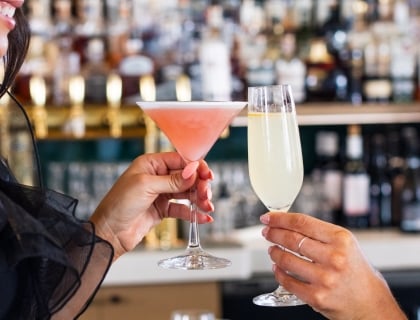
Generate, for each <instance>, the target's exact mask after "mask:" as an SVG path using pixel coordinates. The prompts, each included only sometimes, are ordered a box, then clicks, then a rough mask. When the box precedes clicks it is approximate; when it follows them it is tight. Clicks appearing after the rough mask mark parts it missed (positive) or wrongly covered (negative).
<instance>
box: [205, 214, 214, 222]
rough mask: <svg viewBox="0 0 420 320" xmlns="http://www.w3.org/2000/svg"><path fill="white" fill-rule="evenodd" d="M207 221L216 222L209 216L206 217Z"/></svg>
mask: <svg viewBox="0 0 420 320" xmlns="http://www.w3.org/2000/svg"><path fill="white" fill-rule="evenodd" d="M206 220H207V222H213V221H214V219H213V217H212V216H211V215H209V214H208V215H207V216H206Z"/></svg>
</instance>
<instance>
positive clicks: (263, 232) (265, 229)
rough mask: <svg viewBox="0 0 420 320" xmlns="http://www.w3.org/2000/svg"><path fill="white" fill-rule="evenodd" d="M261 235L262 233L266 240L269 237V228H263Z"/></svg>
mask: <svg viewBox="0 0 420 320" xmlns="http://www.w3.org/2000/svg"><path fill="white" fill-rule="evenodd" d="M261 233H262V235H263V237H264V238H265V237H266V236H267V233H268V227H265V228H263V229H262V231H261Z"/></svg>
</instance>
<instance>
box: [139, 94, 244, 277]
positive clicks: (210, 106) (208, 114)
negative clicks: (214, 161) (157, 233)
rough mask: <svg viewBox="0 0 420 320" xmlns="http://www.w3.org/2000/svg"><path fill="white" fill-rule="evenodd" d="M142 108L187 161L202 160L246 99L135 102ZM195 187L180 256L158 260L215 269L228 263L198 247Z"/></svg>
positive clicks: (163, 264)
mask: <svg viewBox="0 0 420 320" xmlns="http://www.w3.org/2000/svg"><path fill="white" fill-rule="evenodd" d="M137 104H138V105H139V106H140V108H142V110H143V111H144V112H145V113H146V114H147V115H148V116H149V117H150V118H151V119H152V120H153V121H155V123H156V125H157V126H158V127H159V128H160V129H161V130H162V131H163V132H164V133H165V134H166V136H167V137H168V139H169V140H170V141H171V143H172V144H173V146H174V147H175V149H176V150H177V152H178V153H179V154H180V155H181V156H182V157H183V159H184V160H185V161H186V162H187V163H191V162H193V161H198V160H201V159H204V157H205V156H206V154H207V153H208V152H209V150H210V149H211V147H212V146H213V144H214V143H215V142H216V140H217V139H218V138H219V136H220V135H221V133H222V132H223V130H224V129H225V128H226V127H227V126H228V125H229V124H230V122H231V121H232V120H233V118H234V117H235V116H236V115H237V114H238V113H239V112H240V111H241V110H242V109H243V108H244V107H245V105H246V102H239V101H223V102H204V101H189V102H184V101H154V102H143V101H141V102H137ZM195 199H196V190H195V189H191V190H190V203H191V204H190V210H191V215H190V216H191V218H190V232H189V240H188V245H187V248H186V250H185V252H184V253H183V254H182V255H179V256H175V257H172V258H168V259H164V260H161V261H159V263H158V264H159V266H161V267H163V268H169V269H186V270H201V269H217V268H223V267H227V266H229V265H230V264H231V262H230V261H229V260H227V259H225V258H219V257H215V256H213V255H211V254H209V253H207V252H206V251H204V250H203V249H202V248H201V245H200V239H199V234H198V224H197V218H196V217H197V207H196V204H195Z"/></svg>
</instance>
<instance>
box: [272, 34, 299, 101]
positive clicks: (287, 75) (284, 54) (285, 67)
mask: <svg viewBox="0 0 420 320" xmlns="http://www.w3.org/2000/svg"><path fill="white" fill-rule="evenodd" d="M280 47H281V56H280V58H279V59H278V60H277V61H276V65H275V67H276V73H277V83H279V84H282V83H288V84H290V85H291V86H292V90H293V96H294V98H295V102H297V103H299V102H303V101H305V98H306V92H305V75H306V66H305V63H304V62H303V61H302V60H301V59H300V58H299V57H298V56H297V55H296V36H295V34H294V33H290V32H289V33H285V34H284V35H283V36H282V38H281V40H280Z"/></svg>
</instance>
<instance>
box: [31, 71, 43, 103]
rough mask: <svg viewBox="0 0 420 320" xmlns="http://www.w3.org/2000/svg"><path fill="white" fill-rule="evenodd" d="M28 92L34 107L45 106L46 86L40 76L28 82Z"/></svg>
mask: <svg viewBox="0 0 420 320" xmlns="http://www.w3.org/2000/svg"><path fill="white" fill-rule="evenodd" d="M29 92H30V94H31V99H32V102H33V104H34V105H35V106H38V107H41V106H45V102H46V100H47V86H46V85H45V80H44V78H43V77H40V76H33V77H31V79H30V80H29Z"/></svg>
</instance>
